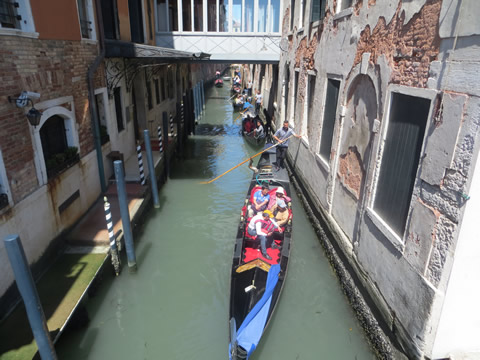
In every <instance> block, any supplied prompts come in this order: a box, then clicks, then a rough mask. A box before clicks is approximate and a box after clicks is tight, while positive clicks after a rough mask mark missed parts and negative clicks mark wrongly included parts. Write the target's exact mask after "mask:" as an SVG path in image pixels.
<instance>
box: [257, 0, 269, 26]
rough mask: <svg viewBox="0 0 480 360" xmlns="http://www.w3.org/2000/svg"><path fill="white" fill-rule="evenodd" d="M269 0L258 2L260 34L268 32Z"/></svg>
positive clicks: (259, 0)
mask: <svg viewBox="0 0 480 360" xmlns="http://www.w3.org/2000/svg"><path fill="white" fill-rule="evenodd" d="M267 22H268V0H258V21H257V28H258V30H257V31H258V32H267Z"/></svg>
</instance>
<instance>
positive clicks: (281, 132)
mask: <svg viewBox="0 0 480 360" xmlns="http://www.w3.org/2000/svg"><path fill="white" fill-rule="evenodd" d="M291 135H293V136H295V137H296V138H301V137H302V135H297V134H295V131H293V129H292V128H290V127H288V121H284V122H283V127H282V128H280V129H278V130H277V131H276V132H275V134H274V135H273V138H274V139H275V140H276V141H278V142H280V143H281V144H280V145H278V146H277V162H276V163H274V165H276V166H277V170H278V168H282V169H284V168H285V164H284V163H285V156H286V155H287V149H288V142H289V140H288V138H289V137H290V136H291ZM285 139H287V140H285ZM284 140H285V141H284Z"/></svg>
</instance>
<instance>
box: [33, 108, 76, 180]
mask: <svg viewBox="0 0 480 360" xmlns="http://www.w3.org/2000/svg"><path fill="white" fill-rule="evenodd" d="M40 140H41V142H42V150H43V157H44V160H45V167H46V169H47V176H48V178H51V177H53V176H55V175H57V174H58V173H60V172H61V171H62V170H64V169H66V168H68V167H70V166H71V165H72V164H74V163H76V162H77V161H78V149H77V148H76V147H69V146H68V142H67V136H66V131H65V120H64V119H63V118H62V117H60V116H58V115H53V116H51V117H49V118H48V119H47V121H45V123H44V124H43V126H42V128H41V129H40Z"/></svg>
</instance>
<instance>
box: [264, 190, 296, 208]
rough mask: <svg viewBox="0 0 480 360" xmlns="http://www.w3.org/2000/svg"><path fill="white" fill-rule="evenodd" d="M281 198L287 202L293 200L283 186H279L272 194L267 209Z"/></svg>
mask: <svg viewBox="0 0 480 360" xmlns="http://www.w3.org/2000/svg"><path fill="white" fill-rule="evenodd" d="M280 200H283V201H285V203H289V202H290V201H291V199H290V198H289V197H288V196H287V195H286V194H285V190H284V189H283V187H281V186H279V187H278V188H277V189H276V190H275V192H274V193H273V194H270V200H269V202H268V206H267V209H269V210H271V209H272V208H273V207H274V206H275V205H276V204H277V203H278V202H279V201H280Z"/></svg>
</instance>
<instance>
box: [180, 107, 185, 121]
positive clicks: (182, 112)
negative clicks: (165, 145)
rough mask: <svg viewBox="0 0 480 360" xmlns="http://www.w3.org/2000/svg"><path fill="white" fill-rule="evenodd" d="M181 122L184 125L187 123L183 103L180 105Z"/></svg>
mask: <svg viewBox="0 0 480 360" xmlns="http://www.w3.org/2000/svg"><path fill="white" fill-rule="evenodd" d="M180 122H181V124H182V125H183V124H184V122H185V114H184V108H183V101H182V102H181V103H180Z"/></svg>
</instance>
